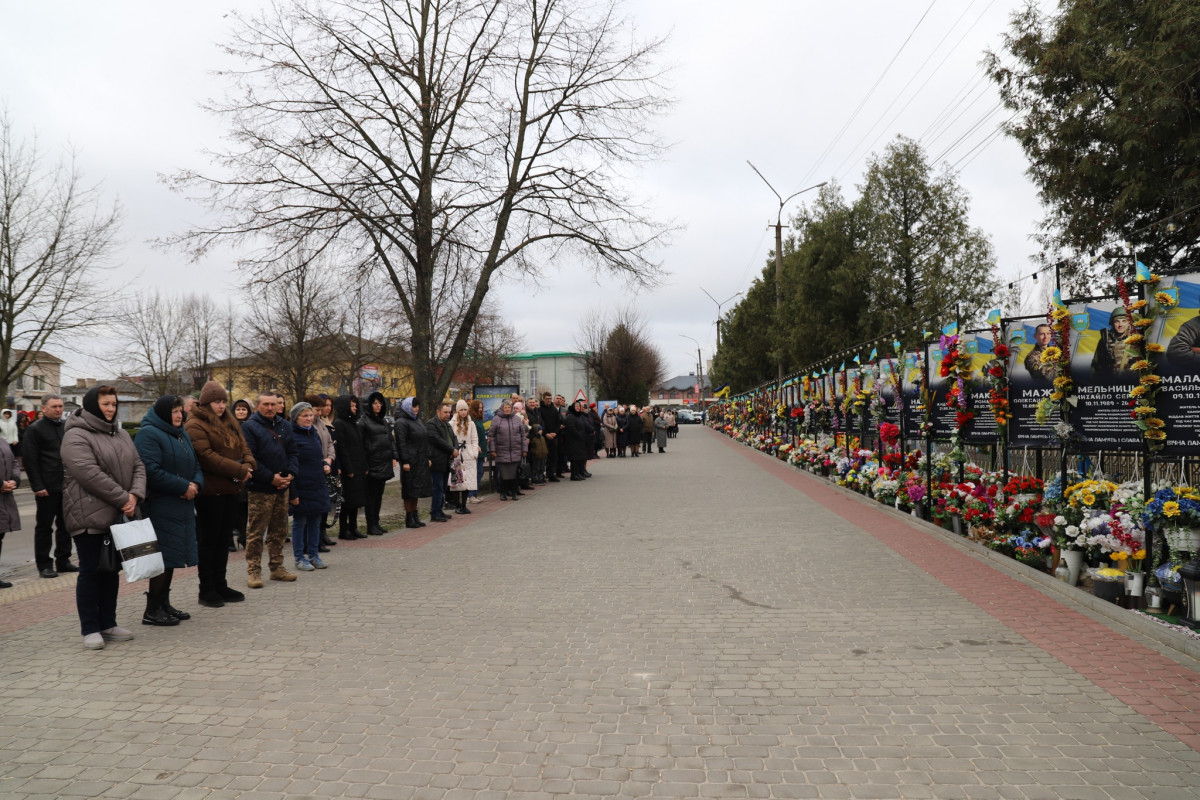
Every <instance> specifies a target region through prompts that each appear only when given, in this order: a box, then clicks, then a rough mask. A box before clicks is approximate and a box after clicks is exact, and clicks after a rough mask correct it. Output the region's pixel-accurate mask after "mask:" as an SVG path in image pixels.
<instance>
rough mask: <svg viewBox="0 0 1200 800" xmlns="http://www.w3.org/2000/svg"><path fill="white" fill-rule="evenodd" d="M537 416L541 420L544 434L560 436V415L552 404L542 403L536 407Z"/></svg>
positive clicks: (561, 422) (561, 420)
mask: <svg viewBox="0 0 1200 800" xmlns="http://www.w3.org/2000/svg"><path fill="white" fill-rule="evenodd" d="M538 416H539V417H541V419H542V430H543V431H545V432H546V433H554V434H561V433H562V427H563V418H562V414H559V413H558V409H557V408H555V407H554V404H553V403H546V402H543V403H542V404H541V405H539V406H538Z"/></svg>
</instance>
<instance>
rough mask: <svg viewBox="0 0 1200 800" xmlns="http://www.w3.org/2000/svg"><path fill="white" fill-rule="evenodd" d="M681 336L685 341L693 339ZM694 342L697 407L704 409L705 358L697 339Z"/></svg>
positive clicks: (684, 335)
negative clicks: (701, 353)
mask: <svg viewBox="0 0 1200 800" xmlns="http://www.w3.org/2000/svg"><path fill="white" fill-rule="evenodd" d="M679 335H680V336H682V337H683V338H685V339H692V337H691V336H688V335H687V334H686V333H681V334H679ZM692 341H693V342H696V388H697V389H699V391H698V392H697V393H696V394H697V397H696V405H697V406H699V407H700V408H704V358H703V357H702V356H701V355H700V342H697V341H696V340H695V339H692Z"/></svg>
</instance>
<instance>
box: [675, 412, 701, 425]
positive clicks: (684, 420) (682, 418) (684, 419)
mask: <svg viewBox="0 0 1200 800" xmlns="http://www.w3.org/2000/svg"><path fill="white" fill-rule="evenodd" d="M702 418H703V415H702V414H700V413H698V412H696V411H692V410H691V409H690V408H681V409H680V410H679V411H676V412H675V420H676V421H677V422H678V423H679V424H680V425H699V424H700V422H701V421H702Z"/></svg>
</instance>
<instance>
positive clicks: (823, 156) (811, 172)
mask: <svg viewBox="0 0 1200 800" xmlns="http://www.w3.org/2000/svg"><path fill="white" fill-rule="evenodd" d="M936 4H937V0H932V2H930V3H929V7H928V8H926V9H925V13H924V14H922V15H921V18H920V19H919V20H917V24H916V25H914V26H913V29H912V30H911V31H909V34H908V37H907V38H905V40H904V43H903V44H901V45H900V49H899V50H897V51H896V54H895V55H894V56H892V60H891V61H889V62H888V63H887V66H886V67H884V68H883V72H882V73H880V75H879V77H878V78H877V79H876V80H875V83H874V84H873V85H872V86H871V88H870V89H869V90H868V91H867V94H866V96H865V97H864V98H863V99H862V102H860V103H859V104H858V107H857V108H855V109H854V113H852V114H851V115H850V118H849V119H848V120H846V122H845V124H844V125H842V128H841V130H839V131H838V132H837V135H836V136H834V137H833V141H832V142H830V143H829V146H828V147H826V148H825V152H823V153H822V154H821V157H820V158H819V159H817V163H816V164H814V165H813V166H812V168H811V169H810V170H809V171H808V173H807V174H806V175H805V176H804V179H803V180H801V181H800V184H799V185H800V186H804V185H805V184H806V183H808V181H809V179H810V178H812V176H813V175H815V174H816V173H817V170H819V169H820V168H821V165H822V164H824V163H825V159H826V158H828V157H829V154H830V153H831V152H833V148H834V147H836V146H837V144H838V142H840V141H841V140H842V136H844V135H845V133H846V131H847V130H848V129H849V128H850V126H851V125H852V124H854V120H856V119H857V118H858V115H859V114H860V113H861V112H862V110H863V108H864V107H865V106H866V105H867V101H869V100H870V99H871V96H872V95H874V94H875V90H876V89H878V88H879V84H881V83H883V79H884V78H886V77H887V74H888V71H889V70H890V69H891V68H892V65H893V64H895V63H896V59H898V58H899V57H900V54H901V53H903V52H904V48H905V47H907V46H908V43H909V42H910V41H912V38H913V35H914V34H916V32H917V29H918V28H920V27H921V23H922V22H924V21H925V18H926V17H927V16H929V12H930V11H932V10H933V7H934V5H936Z"/></svg>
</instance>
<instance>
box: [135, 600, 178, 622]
mask: <svg viewBox="0 0 1200 800" xmlns="http://www.w3.org/2000/svg"><path fill="white" fill-rule="evenodd" d="M142 624H143V625H159V626H162V627H168V626H171V625H178V624H179V620H178V619H176V618H175V617H173V616H171V615H170V614H168V613H167V611H166V609H164V608H163V607H162V600H161V599H160V598H159V596H158V595H157V594H153V593H151V592H146V613H144V614H142Z"/></svg>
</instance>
